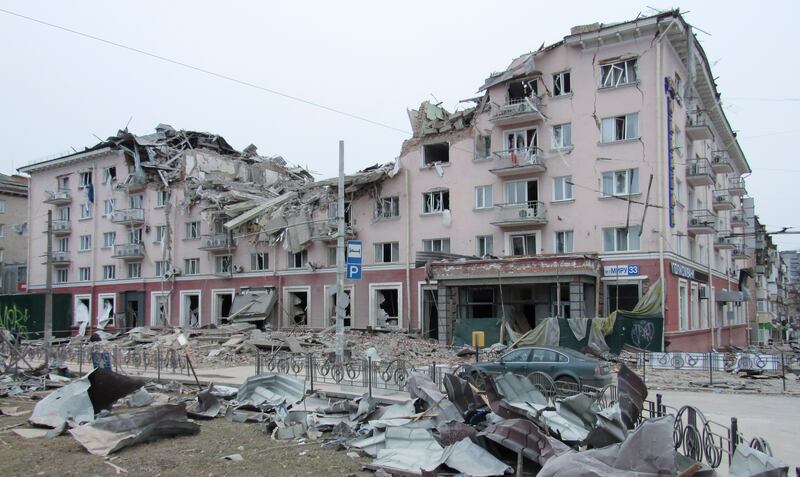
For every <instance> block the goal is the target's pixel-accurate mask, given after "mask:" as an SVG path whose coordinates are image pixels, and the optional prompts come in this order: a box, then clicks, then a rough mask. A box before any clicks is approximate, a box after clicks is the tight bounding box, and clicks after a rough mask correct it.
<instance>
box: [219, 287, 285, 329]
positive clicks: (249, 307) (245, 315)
mask: <svg viewBox="0 0 800 477" xmlns="http://www.w3.org/2000/svg"><path fill="white" fill-rule="evenodd" d="M277 298H278V294H277V292H276V291H275V288H273V287H268V288H264V289H258V290H243V291H242V292H241V293H237V294H236V296H234V297H233V304H232V305H231V314H230V315H229V316H228V319H229V320H230V321H231V322H240V323H241V322H252V321H264V320H266V319H267V317H268V316H269V315H270V313H272V308H273V307H274V306H275V302H276V301H277Z"/></svg>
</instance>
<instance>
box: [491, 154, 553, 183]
mask: <svg viewBox="0 0 800 477" xmlns="http://www.w3.org/2000/svg"><path fill="white" fill-rule="evenodd" d="M540 153H541V151H540V150H539V148H537V147H532V148H527V147H520V148H517V149H507V150H505V151H496V152H494V153H493V155H494V157H495V160H496V161H497V165H498V166H499V167H497V168H494V169H490V170H489V172H491V173H492V174H494V175H496V176H500V177H504V176H513V175H520V174H525V173H540V172H544V171H546V170H547V167H545V165H544V161H543V160H542V156H541V154H540Z"/></svg>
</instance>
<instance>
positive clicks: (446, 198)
mask: <svg viewBox="0 0 800 477" xmlns="http://www.w3.org/2000/svg"><path fill="white" fill-rule="evenodd" d="M445 210H450V191H449V190H437V191H435V192H426V193H425V194H423V195H422V213H423V214H436V213H440V212H443V211H445Z"/></svg>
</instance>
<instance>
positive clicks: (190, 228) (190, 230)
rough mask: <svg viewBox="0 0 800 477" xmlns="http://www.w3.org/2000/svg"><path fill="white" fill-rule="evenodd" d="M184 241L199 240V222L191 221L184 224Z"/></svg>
mask: <svg viewBox="0 0 800 477" xmlns="http://www.w3.org/2000/svg"><path fill="white" fill-rule="evenodd" d="M183 238H184V240H197V239H199V238H200V221H199V220H193V221H191V222H186V223H185V224H184V237H183Z"/></svg>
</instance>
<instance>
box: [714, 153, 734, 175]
mask: <svg viewBox="0 0 800 477" xmlns="http://www.w3.org/2000/svg"><path fill="white" fill-rule="evenodd" d="M711 167H712V168H713V169H714V172H716V173H717V174H730V173H731V172H733V163H731V156H730V155H729V154H728V151H714V154H713V155H712V156H711Z"/></svg>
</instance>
